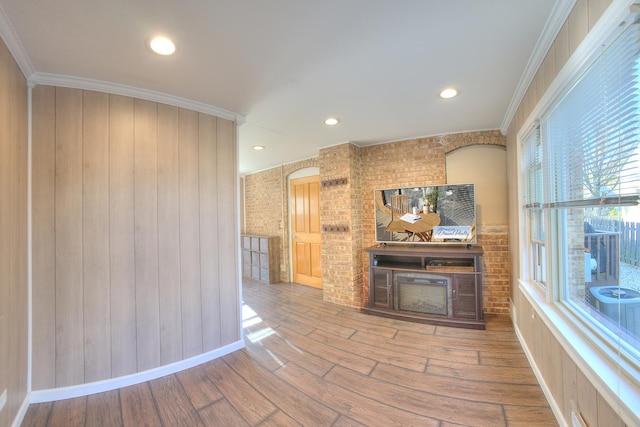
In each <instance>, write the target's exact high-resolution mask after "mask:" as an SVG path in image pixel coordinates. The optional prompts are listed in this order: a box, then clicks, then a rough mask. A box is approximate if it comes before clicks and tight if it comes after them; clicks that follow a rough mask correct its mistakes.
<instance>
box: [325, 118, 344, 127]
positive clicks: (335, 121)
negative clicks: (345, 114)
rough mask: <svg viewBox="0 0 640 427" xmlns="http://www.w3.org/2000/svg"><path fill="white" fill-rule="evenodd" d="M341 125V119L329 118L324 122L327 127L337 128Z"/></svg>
mask: <svg viewBox="0 0 640 427" xmlns="http://www.w3.org/2000/svg"><path fill="white" fill-rule="evenodd" d="M338 123H340V119H338V118H336V117H328V118H326V119H325V120H324V124H325V125H327V126H335V125H337V124H338Z"/></svg>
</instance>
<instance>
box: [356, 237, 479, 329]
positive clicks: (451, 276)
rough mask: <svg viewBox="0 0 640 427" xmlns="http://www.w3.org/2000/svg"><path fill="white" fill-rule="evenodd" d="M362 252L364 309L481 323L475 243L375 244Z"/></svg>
mask: <svg viewBox="0 0 640 427" xmlns="http://www.w3.org/2000/svg"><path fill="white" fill-rule="evenodd" d="M367 252H368V253H369V305H368V306H367V307H364V308H363V309H362V311H363V312H365V313H369V314H374V315H378V316H385V317H391V318H395V319H402V320H409V321H413V322H420V323H431V324H436V325H444V326H457V327H464V328H472V329H484V328H485V324H484V318H483V315H482V248H481V247H480V246H439V245H434V246H420V245H379V246H375V247H371V248H368V249H367Z"/></svg>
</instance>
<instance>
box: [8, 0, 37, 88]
mask: <svg viewBox="0 0 640 427" xmlns="http://www.w3.org/2000/svg"><path fill="white" fill-rule="evenodd" d="M0 38H2V40H4V43H5V44H6V45H7V49H9V52H11V55H12V56H13V58H14V59H15V61H16V63H17V64H18V67H20V70H21V71H22V74H24V76H25V77H27V78H28V77H29V76H31V75H32V74H33V73H34V72H35V68H34V67H33V63H32V62H31V59H30V58H29V55H27V51H26V50H25V49H24V46H22V42H21V41H20V38H18V34H17V33H16V30H15V29H14V28H13V25H11V21H10V20H9V17H8V16H7V14H6V12H5V11H4V8H3V7H2V4H0Z"/></svg>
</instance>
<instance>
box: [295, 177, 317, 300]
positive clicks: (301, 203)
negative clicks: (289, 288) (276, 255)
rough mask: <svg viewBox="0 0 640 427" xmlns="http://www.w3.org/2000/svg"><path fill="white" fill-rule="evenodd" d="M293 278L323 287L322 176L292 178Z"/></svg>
mask: <svg viewBox="0 0 640 427" xmlns="http://www.w3.org/2000/svg"><path fill="white" fill-rule="evenodd" d="M291 213H292V221H291V222H292V234H291V248H292V253H293V254H292V258H293V281H294V282H295V283H300V284H303V285H308V286H313V287H315V288H322V264H321V251H320V249H321V230H320V178H319V177H318V176H312V177H306V178H300V179H293V180H291Z"/></svg>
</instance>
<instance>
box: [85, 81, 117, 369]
mask: <svg viewBox="0 0 640 427" xmlns="http://www.w3.org/2000/svg"><path fill="white" fill-rule="evenodd" d="M82 116H83V120H82V124H83V129H82V132H83V135H82V141H83V146H82V157H83V162H82V163H83V165H82V251H83V254H84V255H83V258H82V260H83V283H84V289H83V294H84V314H83V318H84V353H85V358H84V360H85V366H84V371H85V372H84V374H85V382H92V381H99V380H103V379H107V378H111V322H110V315H111V313H110V302H111V301H110V288H109V287H110V279H109V95H107V94H106V93H99V92H89V91H87V92H84V98H83V110H82Z"/></svg>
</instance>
